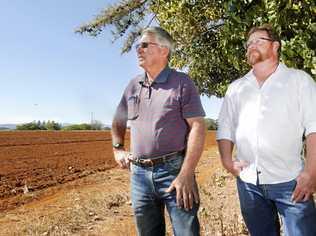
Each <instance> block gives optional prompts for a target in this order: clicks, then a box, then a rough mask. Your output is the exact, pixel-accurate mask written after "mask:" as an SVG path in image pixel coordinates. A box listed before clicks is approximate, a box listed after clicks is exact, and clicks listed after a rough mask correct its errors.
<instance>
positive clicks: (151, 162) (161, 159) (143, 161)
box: [131, 151, 184, 167]
mask: <svg viewBox="0 0 316 236" xmlns="http://www.w3.org/2000/svg"><path fill="white" fill-rule="evenodd" d="M180 154H184V151H177V152H170V153H167V154H165V155H161V156H157V157H154V158H133V159H131V162H132V163H133V164H134V165H137V166H141V167H152V166H155V165H157V164H161V163H165V162H166V161H168V160H170V158H171V157H173V156H178V155H180Z"/></svg>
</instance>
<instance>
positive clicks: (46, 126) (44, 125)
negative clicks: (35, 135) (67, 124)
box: [16, 120, 61, 130]
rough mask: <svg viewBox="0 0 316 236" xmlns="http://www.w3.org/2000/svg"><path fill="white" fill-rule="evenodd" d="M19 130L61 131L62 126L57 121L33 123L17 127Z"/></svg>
mask: <svg viewBox="0 0 316 236" xmlns="http://www.w3.org/2000/svg"><path fill="white" fill-rule="evenodd" d="M16 129H17V130H60V129H61V124H59V123H57V122H55V121H50V120H49V121H47V122H46V121H42V122H41V121H40V120H39V121H32V122H29V123H24V124H21V125H17V126H16Z"/></svg>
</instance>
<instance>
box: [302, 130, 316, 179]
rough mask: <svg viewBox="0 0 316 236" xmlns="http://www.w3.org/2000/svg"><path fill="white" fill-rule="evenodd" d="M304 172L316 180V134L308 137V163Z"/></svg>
mask: <svg viewBox="0 0 316 236" xmlns="http://www.w3.org/2000/svg"><path fill="white" fill-rule="evenodd" d="M304 171H306V172H308V173H309V174H310V175H311V176H312V177H313V178H316V133H311V134H309V135H308V136H307V137H306V162H305V168H304Z"/></svg>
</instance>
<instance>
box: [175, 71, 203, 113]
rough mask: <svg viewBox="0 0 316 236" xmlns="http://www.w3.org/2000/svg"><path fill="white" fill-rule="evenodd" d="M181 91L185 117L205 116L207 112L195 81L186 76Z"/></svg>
mask: <svg viewBox="0 0 316 236" xmlns="http://www.w3.org/2000/svg"><path fill="white" fill-rule="evenodd" d="M183 80H184V83H183V86H182V93H181V109H182V116H183V118H184V119H186V118H192V117H201V116H202V117H204V116H205V112H204V109H203V106H202V103H201V99H200V95H199V93H198V90H197V88H196V87H195V85H194V83H193V81H192V80H191V79H190V78H188V77H187V78H184V79H183Z"/></svg>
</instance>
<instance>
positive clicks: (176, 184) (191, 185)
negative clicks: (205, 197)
mask: <svg viewBox="0 0 316 236" xmlns="http://www.w3.org/2000/svg"><path fill="white" fill-rule="evenodd" d="M174 190H175V191H176V199H177V205H178V206H179V207H184V208H185V209H186V210H190V209H192V208H193V202H195V203H197V204H198V203H199V201H200V198H199V192H198V188H197V184H196V181H195V178H194V174H189V175H183V174H179V175H178V176H177V178H175V180H174V181H173V182H172V183H171V185H170V186H169V188H168V189H167V190H166V192H168V193H170V192H172V191H174Z"/></svg>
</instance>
